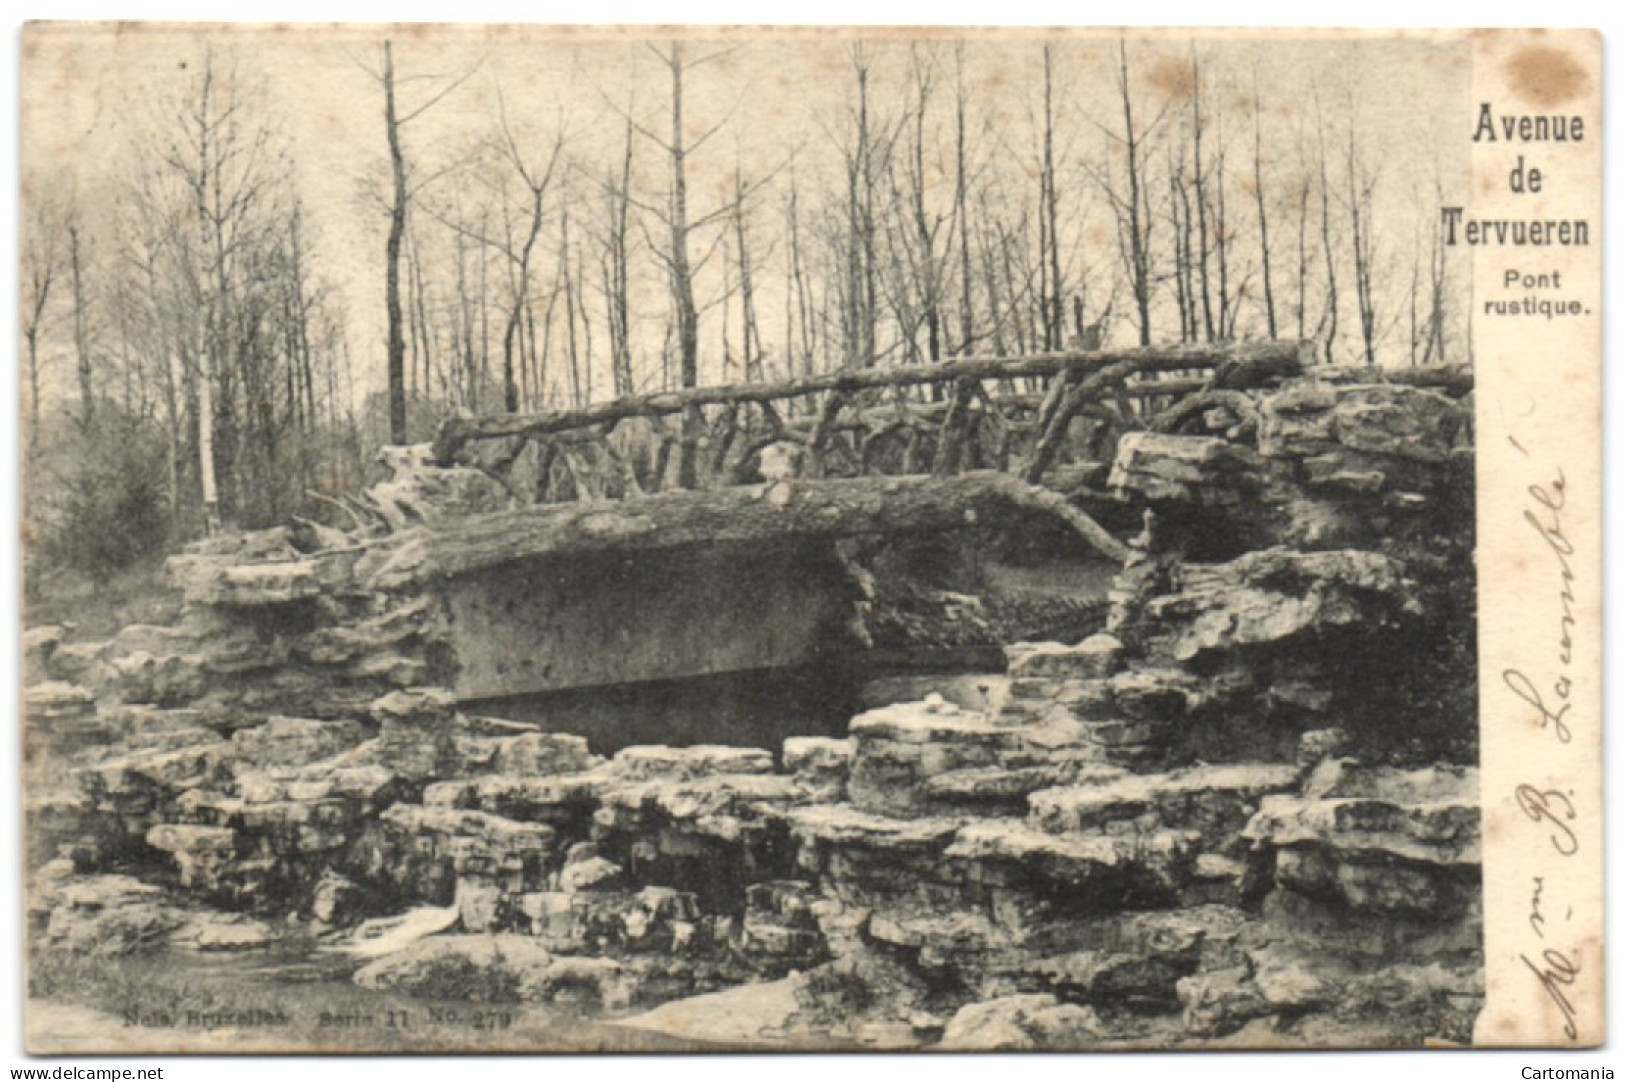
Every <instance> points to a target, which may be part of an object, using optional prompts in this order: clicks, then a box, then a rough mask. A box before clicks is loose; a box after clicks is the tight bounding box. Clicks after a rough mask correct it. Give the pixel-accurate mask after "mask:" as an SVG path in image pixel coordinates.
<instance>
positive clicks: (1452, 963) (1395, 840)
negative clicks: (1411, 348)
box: [27, 375, 1483, 1049]
mask: <svg viewBox="0 0 1625 1082" xmlns="http://www.w3.org/2000/svg"><path fill="white" fill-rule="evenodd" d="M1202 406H1203V408H1200V409H1193V410H1192V411H1190V412H1189V414H1188V415H1187V416H1186V418H1185V419H1184V423H1183V424H1182V425H1180V426H1178V427H1177V429H1176V430H1173V431H1161V432H1140V433H1132V434H1130V435H1127V436H1125V437H1124V438H1123V439H1122V440H1121V441H1120V443H1119V445H1118V448H1117V453H1116V458H1115V461H1114V462H1113V464H1112V467H1111V474H1110V478H1109V484H1110V486H1111V487H1112V488H1113V489H1114V490H1115V491H1117V492H1118V493H1120V494H1121V495H1122V497H1123V498H1124V499H1126V500H1130V501H1133V502H1134V503H1135V504H1136V505H1137V506H1139V507H1140V508H1141V510H1142V511H1143V530H1142V532H1141V534H1140V535H1139V537H1137V538H1136V539H1135V540H1134V542H1133V543H1132V545H1131V548H1130V552H1129V555H1128V558H1127V559H1126V560H1125V563H1124V567H1123V569H1122V571H1121V573H1120V574H1119V575H1118V576H1117V578H1116V580H1115V582H1114V585H1113V592H1112V606H1111V611H1110V614H1109V616H1108V617H1107V619H1106V621H1105V624H1104V626H1102V627H1101V628H1100V629H1099V630H1098V631H1097V632H1095V633H1094V634H1092V635H1089V636H1088V637H1086V638H1083V639H1082V640H1081V641H1078V642H1076V643H1019V644H1012V645H1011V646H1010V647H1009V648H1008V650H1007V652H1006V656H1007V662H1008V673H1007V675H1008V688H1007V691H1006V692H1005V693H1004V694H1002V695H1001V696H999V697H998V698H997V699H996V700H995V701H994V702H992V703H990V704H989V705H988V707H987V708H986V709H983V710H970V709H964V708H961V707H956V706H953V705H951V704H950V703H948V702H947V701H945V700H941V699H937V698H928V699H927V700H925V701H923V702H914V703H903V704H896V705H893V706H889V707H885V708H882V709H879V710H874V711H870V712H868V713H865V714H862V715H860V716H858V717H856V718H854V719H853V720H852V722H851V725H850V727H849V731H848V734H847V735H846V736H845V737H844V738H827V737H812V738H808V737H792V738H790V739H788V740H786V741H784V744H783V746H782V747H781V748H777V749H757V748H737V747H722V746H709V745H700V746H693V747H681V748H674V747H663V746H639V747H632V748H626V749H624V750H622V751H619V752H617V753H616V754H615V755H614V756H613V757H610V758H604V757H602V756H599V755H597V754H594V752H593V749H592V748H591V747H590V746H589V745H588V742H587V741H586V740H584V739H582V738H580V737H577V736H572V735H569V734H563V733H547V732H541V731H535V730H534V729H533V728H530V727H527V726H525V725H522V724H519V723H514V722H506V721H501V720H495V719H486V718H480V717H477V716H469V715H467V714H465V713H463V712H460V710H459V705H458V702H459V696H458V694H457V692H456V691H455V678H456V667H455V658H454V656H453V654H452V652H451V650H450V648H449V647H448V643H449V642H450V641H451V639H450V636H449V633H448V626H447V619H448V617H447V613H446V610H445V609H444V607H443V606H441V605H439V604H437V603H435V601H434V599H433V598H431V597H429V596H427V595H425V594H424V592H422V591H421V590H415V589H398V590H394V591H390V590H380V589H378V588H377V585H378V583H379V582H381V581H393V580H392V579H390V578H389V577H388V575H387V574H386V572H387V571H388V569H389V567H390V566H392V564H391V561H397V562H398V558H399V553H398V552H395V551H391V550H390V549H389V547H388V546H382V547H380V546H365V545H356V544H350V543H348V542H347V541H345V539H343V538H335V537H333V536H328V535H318V536H312V535H310V534H309V531H308V528H307V532H306V533H305V534H301V533H300V531H298V530H295V531H291V532H288V531H280V532H276V533H273V534H263V535H255V536H253V537H246V538H244V537H238V538H231V539H222V540H217V541H212V542H209V543H207V544H205V545H202V546H199V547H197V548H196V549H194V550H193V551H192V552H190V553H189V554H188V555H187V556H185V557H182V558H180V560H179V562H178V571H179V572H180V573H181V575H182V577H183V579H184V581H185V582H186V583H187V585H188V591H189V595H188V596H189V605H188V610H187V615H186V617H185V619H183V620H182V621H181V622H180V624H179V625H178V626H176V627H173V628H130V629H126V630H125V632H123V633H121V634H120V635H119V636H118V637H116V638H115V639H114V640H113V641H112V642H110V643H106V644H77V643H68V642H64V641H62V640H61V637H60V635H59V634H58V633H56V632H54V631H53V630H52V629H35V630H34V631H32V632H30V634H29V638H28V646H29V651H30V653H29V658H28V662H27V668H28V673H29V676H30V679H31V680H32V681H33V685H32V686H31V687H30V689H29V691H28V707H29V711H30V737H31V740H32V741H33V749H32V752H31V761H30V766H29V769H30V778H31V782H30V791H29V830H30V840H31V843H32V845H33V850H34V851H33V854H32V864H31V870H30V877H31V883H32V889H31V891H30V895H29V905H30V914H31V921H32V924H31V946H32V949H33V950H35V951H36V952H39V953H41V954H49V953H52V952H60V953H68V954H80V955H88V954H96V953H116V952H119V951H137V950H144V949H149V948H150V947H152V946H153V945H154V944H158V943H171V944H181V945H186V946H190V947H194V948H197V949H253V948H256V947H259V946H263V945H264V944H266V943H268V942H271V941H274V940H277V939H285V938H287V937H288V936H290V935H295V934H297V935H300V936H307V937H314V938H315V939H316V940H317V941H320V942H328V941H329V940H331V941H335V942H346V943H353V942H356V941H357V939H356V937H357V936H358V935H359V936H360V939H361V940H362V941H364V940H365V937H366V935H367V929H368V928H369V927H372V926H370V925H368V924H365V923H362V922H365V921H368V920H369V919H374V918H379V917H388V916H392V915H397V914H400V913H402V912H403V911H405V910H408V909H411V908H413V907H437V908H435V909H433V910H425V911H424V912H428V913H430V915H431V918H432V920H431V924H430V926H429V929H428V930H432V931H434V932H435V934H432V935H429V936H427V937H425V938H421V939H418V940H416V941H415V942H413V943H411V944H410V945H408V946H405V947H404V948H403V949H401V950H399V951H397V952H393V953H390V954H388V955H386V956H384V957H380V958H377V959H375V960H372V961H370V962H368V963H367V964H366V965H365V966H363V967H361V968H359V969H358V971H357V972H356V973H355V980H356V981H357V982H358V983H359V984H361V985H362V986H364V987H369V988H379V989H393V990H396V991H398V992H406V993H409V994H420V995H427V996H442V995H445V994H447V992H448V990H449V989H457V990H459V992H458V994H461V995H468V996H474V997H483V998H487V999H494V1000H514V1001H521V1002H532V1001H533V1002H544V1001H545V1002H549V1003H554V1004H561V1003H571V1004H578V1005H584V1006H583V1008H582V1009H587V1010H590V1011H592V1012H595V1013H603V1014H607V1015H610V1016H612V1017H617V1018H622V1019H624V1020H625V1022H626V1024H628V1025H637V1026H642V1027H645V1028H649V1029H658V1030H666V1031H672V1032H681V1033H683V1034H684V1035H686V1036H690V1037H704V1038H707V1039H711V1040H715V1041H719V1042H759V1041H769V1042H777V1043H780V1044H788V1045H792V1046H794V1045H797V1044H801V1043H805V1042H809V1041H834V1042H836V1043H855V1044H866V1045H870V1046H884V1047H913V1046H921V1045H939V1046H942V1047H948V1048H965V1049H988V1048H1035V1047H1044V1048H1092V1047H1116V1046H1123V1045H1131V1046H1135V1045H1140V1046H1143V1045H1156V1046H1167V1045H1178V1044H1185V1043H1194V1044H1202V1043H1207V1042H1219V1043H1233V1044H1234V1043H1239V1044H1272V1045H1273V1044H1282V1043H1286V1044H1291V1043H1300V1042H1301V1043H1306V1044H1313V1045H1326V1044H1336V1045H1353V1046H1359V1045H1376V1044H1384V1045H1386V1044H1415V1043H1420V1042H1423V1041H1465V1040H1467V1039H1468V1038H1469V1037H1470V1034H1471V1027H1472V1023H1473V1019H1474V1017H1475V1015H1476V1013H1477V1011H1478V1009H1479V1007H1480V1006H1481V1004H1482V998H1483V987H1482V934H1481V927H1480V921H1481V917H1480V914H1481V905H1480V871H1479V862H1480V855H1479V834H1478V830H1479V826H1478V824H1479V812H1478V793H1477V774H1476V759H1477V744H1476V715H1475V708H1476V705H1475V704H1476V691H1475V689H1476V673H1475V664H1474V654H1473V643H1474V634H1475V632H1474V617H1473V596H1474V595H1473V581H1474V578H1473V568H1472V548H1473V535H1472V524H1473V512H1472V505H1471V492H1472V486H1471V471H1472V461H1471V430H1470V409H1469V408H1468V406H1467V405H1466V403H1464V402H1462V401H1460V400H1458V399H1455V398H1452V397H1451V396H1449V395H1447V394H1445V393H1442V392H1440V391H1436V390H1429V389H1425V388H1421V387H1415V386H1408V385H1402V384H1397V383H1372V382H1363V381H1361V378H1360V377H1359V376H1355V377H1353V378H1351V377H1348V376H1336V377H1333V376H1330V375H1328V376H1327V378H1322V379H1319V380H1313V379H1311V380H1298V381H1292V382H1289V383H1286V384H1282V385H1279V386H1274V387H1270V388H1266V389H1263V390H1259V391H1253V392H1245V393H1243V392H1229V393H1227V394H1226V395H1224V396H1222V397H1219V398H1210V399H1209V400H1208V401H1207V402H1205V403H1203V404H1202ZM465 472H466V471H445V472H444V473H434V472H423V471H419V472H416V473H413V474H411V475H410V478H409V480H407V481H403V482H402V483H403V484H411V485H413V486H418V488H419V489H421V488H423V487H424V486H431V487H435V489H436V491H435V493H434V496H435V500H432V501H428V502H429V503H430V504H433V505H434V506H439V507H444V508H451V509H454V511H455V513H459V514H460V513H463V512H466V511H478V510H481V509H486V508H485V502H486V501H494V500H495V499H497V496H496V494H495V493H490V492H486V491H484V490H483V489H482V488H481V484H480V481H479V479H478V475H474V476H464V475H463V474H464V473H465ZM421 505H422V504H421V503H420V506H421ZM448 513H451V512H448ZM775 752H776V753H777V754H775ZM471 973H473V974H475V978H474V979H472V980H471V978H470V976H469V975H470V974H471Z"/></svg>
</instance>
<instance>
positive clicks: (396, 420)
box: [384, 41, 406, 444]
mask: <svg viewBox="0 0 1625 1082" xmlns="http://www.w3.org/2000/svg"><path fill="white" fill-rule="evenodd" d="M384 126H385V129H386V132H387V134H388V137H389V173H390V178H391V180H392V181H393V185H394V200H393V201H392V202H391V204H390V207H389V237H388V239H387V240H386V241H385V242H384V308H385V310H386V312H387V315H388V319H389V341H388V366H389V442H390V443H393V444H403V443H405V442H406V338H405V336H404V335H403V333H402V329H401V238H402V237H403V236H404V235H405V233H406V159H405V158H404V157H403V156H402V153H401V131H400V123H399V121H398V119H397V117H396V113H395V57H394V52H393V50H392V48H391V45H390V43H389V42H387V41H386V42H384Z"/></svg>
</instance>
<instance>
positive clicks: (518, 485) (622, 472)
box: [375, 342, 1449, 698]
mask: <svg viewBox="0 0 1625 1082" xmlns="http://www.w3.org/2000/svg"><path fill="white" fill-rule="evenodd" d="M1313 355H1314V350H1313V345H1312V343H1299V342H1260V343H1238V344H1227V345H1222V346H1219V345H1182V346H1174V347H1162V348H1145V349H1129V350H1116V351H1103V352H1074V353H1055V354H1047V355H1042V356H1033V357H1020V358H962V359H956V360H951V361H945V362H941V363H936V364H922V365H909V366H903V367H891V368H856V369H847V370H841V371H836V372H831V373H828V374H824V375H816V376H807V377H804V378H798V379H791V380H785V381H782V382H776V383H747V384H735V385H729V386H719V387H702V388H692V389H686V390H678V391H669V392H661V393H657V394H648V395H637V396H630V397H625V398H620V399H616V400H613V401H608V402H601V403H594V404H592V405H588V406H585V407H582V408H579V409H572V410H560V411H553V412H545V413H533V414H513V415H501V416H486V417H469V418H454V419H451V420H449V421H447V422H446V423H445V424H444V425H443V426H442V428H441V430H440V432H439V434H438V436H437V438H436V440H435V442H434V445H433V449H432V457H433V459H434V460H435V462H436V463H437V464H438V465H441V466H461V467H468V468H474V469H477V470H480V471H482V472H484V473H486V474H488V475H489V476H491V477H494V478H496V479H497V480H499V481H500V482H501V484H502V485H503V486H505V487H506V489H507V491H508V493H509V495H510V496H511V501H510V503H511V507H510V509H509V510H505V511H501V512H497V513H491V514H482V515H471V516H468V517H466V518H461V519H454V520H451V521H445V520H442V521H440V522H438V523H436V525H435V526H434V527H433V528H431V529H427V530H423V531H416V532H415V536H413V537H412V539H411V540H410V541H409V542H407V543H405V544H404V545H402V546H400V547H398V548H397V549H396V550H395V553H394V555H393V557H392V558H391V560H390V563H389V566H388V567H387V569H386V570H385V571H384V572H383V573H382V574H381V575H380V576H379V577H378V578H377V579H376V580H375V581H376V583H377V584H378V585H380V586H382V587H385V588H389V587H391V586H395V585H405V584H407V583H417V584H418V585H419V586H427V587H429V588H431V589H436V590H439V591H442V592H443V593H444V595H445V596H446V597H447V598H448V600H449V603H450V611H451V614H452V619H451V621H450V623H451V627H452V632H451V637H452V640H453V645H454V647H455V652H456V656H457V657H458V658H459V670H458V671H459V676H458V677H457V681H456V686H457V690H458V691H459V693H460V694H462V695H464V696H467V697H470V698H479V697H481V696H499V695H511V694H521V693H528V692H533V691H542V690H549V689H559V688H569V687H584V686H591V685H594V684H600V683H606V682H615V681H633V680H663V679H676V678H686V677H690V676H696V675H705V674H720V673H729V672H742V671H749V670H758V671H760V670H769V669H775V668H784V667H789V666H795V665H801V664H805V663H807V661H808V660H809V659H811V658H815V657H819V656H823V654H824V652H826V651H828V650H829V649H831V648H832V647H831V643H832V642H838V640H839V639H840V636H841V632H840V629H841V628H842V627H843V626H847V625H848V624H849V623H850V620H851V617H852V613H853V612H854V605H855V603H856V598H855V597H854V594H853V577H852V575H851V574H850V569H849V568H848V567H847V565H846V563H845V558H844V557H843V556H842V555H841V550H840V549H839V547H838V546H837V545H836V542H837V541H840V540H842V539H846V538H853V537H859V536H869V537H876V536H886V537H892V536H900V535H909V534H912V535H916V536H919V535H922V534H923V535H930V536H934V535H937V534H941V533H943V532H947V531H956V530H964V529H966V528H976V527H979V526H982V525H986V524H997V523H1000V522H1011V521H1013V516H1017V515H1027V516H1042V517H1046V518H1048V519H1050V520H1052V521H1057V522H1060V523H1063V524H1064V525H1066V526H1067V527H1069V528H1070V529H1071V530H1072V531H1073V532H1074V533H1075V534H1076V535H1077V536H1078V537H1079V538H1081V539H1082V541H1083V542H1084V543H1085V544H1086V545H1087V546H1088V547H1089V548H1092V549H1093V550H1094V551H1095V552H1096V553H1098V554H1099V556H1100V557H1101V558H1103V559H1105V560H1108V561H1114V562H1121V561H1123V560H1124V559H1126V558H1127V556H1128V555H1129V549H1128V547H1127V545H1126V544H1125V542H1124V541H1123V540H1122V539H1121V538H1119V537H1118V536H1114V534H1113V533H1112V532H1111V531H1109V530H1108V529H1107V528H1105V527H1104V526H1103V525H1102V524H1101V522H1100V521H1097V519H1096V518H1095V517H1093V516H1092V515H1091V514H1090V513H1089V512H1090V509H1091V508H1093V509H1094V510H1095V511H1096V512H1097V513H1099V512H1100V511H1101V510H1102V509H1103V507H1104V506H1105V505H1104V504H1103V503H1102V502H1101V501H1102V500H1103V499H1105V498H1106V497H1107V492H1106V488H1105V480H1106V468H1107V467H1108V466H1109V464H1110V463H1111V461H1112V459H1113V457H1114V455H1115V451H1116V445H1117V442H1118V440H1119V439H1120V438H1122V437H1123V436H1124V435H1125V434H1126V433H1129V432H1134V431H1142V430H1150V431H1161V432H1180V431H1187V430H1191V429H1192V428H1193V427H1194V428H1195V429H1199V430H1201V431H1207V430H1208V428H1209V426H1211V424H1213V423H1214V422H1215V420H1217V421H1218V422H1219V423H1222V424H1224V425H1226V426H1228V427H1229V428H1230V429H1232V430H1233V433H1232V434H1240V435H1243V437H1244V436H1245V432H1246V430H1247V429H1248V427H1249V426H1256V425H1257V424H1258V422H1259V418H1258V416H1257V412H1256V411H1257V405H1256V398H1255V396H1253V395H1250V394H1248V393H1247V392H1248V390H1249V389H1250V388H1257V387H1263V386H1270V385H1274V384H1276V383H1278V382H1280V381H1281V380H1283V379H1288V378H1291V377H1293V376H1297V375H1300V374H1302V373H1303V372H1304V371H1305V369H1307V368H1308V367H1310V366H1311V365H1312V363H1313ZM1441 373H1443V374H1442V375H1441ZM1355 378H1359V379H1366V378H1372V379H1402V380H1404V381H1406V382H1426V381H1428V380H1433V379H1438V378H1449V373H1448V372H1445V371H1444V370H1438V369H1434V370H1429V371H1428V372H1427V373H1424V372H1423V370H1415V371H1413V372H1410V373H1406V372H1395V371H1391V370H1375V369H1373V370H1362V371H1361V372H1360V373H1359V374H1357V375H1356V377H1355ZM1103 517H1105V516H1103Z"/></svg>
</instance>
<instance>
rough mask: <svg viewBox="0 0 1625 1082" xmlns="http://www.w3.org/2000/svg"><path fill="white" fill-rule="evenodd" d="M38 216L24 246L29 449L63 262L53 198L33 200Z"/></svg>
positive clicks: (35, 442)
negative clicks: (43, 337) (43, 349)
mask: <svg viewBox="0 0 1625 1082" xmlns="http://www.w3.org/2000/svg"><path fill="white" fill-rule="evenodd" d="M31 202H33V203H34V212H33V214H32V215H30V216H29V220H28V224H29V226H30V228H29V230H28V234H27V236H26V238H25V240H24V242H23V303H22V313H21V315H22V330H23V340H24V341H25V342H26V343H27V347H28V448H29V451H30V452H34V451H37V450H38V449H39V441H40V420H41V413H40V403H41V402H42V401H43V393H44V389H43V387H42V386H41V379H40V376H41V369H40V351H39V347H40V331H41V329H42V328H43V327H44V323H45V309H46V305H47V304H49V303H50V300H51V287H52V286H53V285H54V284H55V282H56V275H57V271H58V270H59V269H60V266H61V260H62V237H61V228H62V226H61V221H60V218H59V215H58V213H57V210H56V207H55V205H54V204H53V202H52V201H51V200H50V198H49V197H47V196H45V195H43V194H38V195H34V196H33V197H32V199H31Z"/></svg>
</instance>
